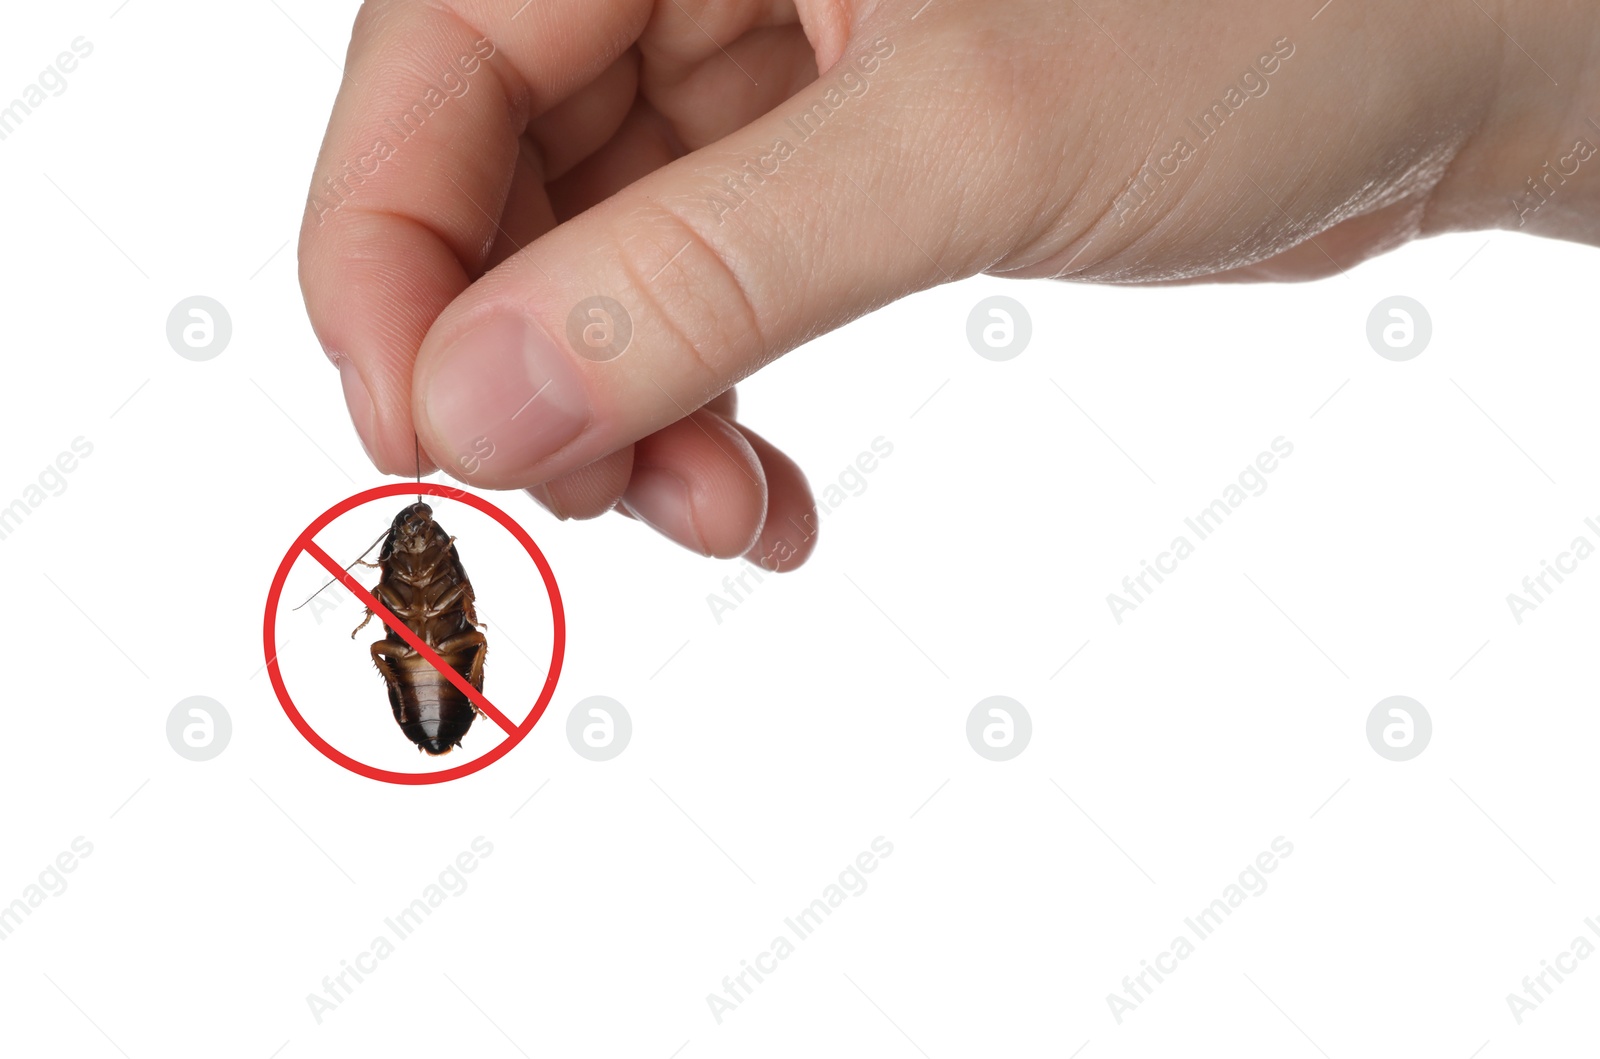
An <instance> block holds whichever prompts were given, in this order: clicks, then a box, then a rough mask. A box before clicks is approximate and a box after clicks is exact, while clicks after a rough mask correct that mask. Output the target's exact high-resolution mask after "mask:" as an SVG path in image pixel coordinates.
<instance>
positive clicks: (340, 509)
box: [262, 482, 567, 784]
mask: <svg viewBox="0 0 1600 1059" xmlns="http://www.w3.org/2000/svg"><path fill="white" fill-rule="evenodd" d="M418 493H427V494H428V495H429V496H442V497H446V498H447V499H450V500H459V501H461V502H462V503H464V504H467V505H468V506H470V507H475V508H477V509H478V510H479V511H481V512H483V513H484V514H485V515H488V516H489V517H490V518H492V519H494V520H495V521H496V522H498V523H500V525H502V526H504V527H505V528H506V531H507V532H508V533H510V534H511V535H512V536H513V537H515V538H516V539H517V543H518V544H521V545H522V547H523V548H524V549H525V550H526V551H527V553H528V556H529V558H531V559H532V560H533V565H534V566H536V567H538V568H539V576H540V577H542V578H543V579H544V587H545V591H546V592H547V593H548V594H549V596H550V616H551V618H552V619H554V635H553V637H552V641H551V645H550V671H549V674H548V675H547V676H546V677H545V681H544V687H543V688H542V689H541V690H540V692H539V700H538V701H537V702H536V703H534V705H533V710H532V712H531V713H529V714H528V718H527V720H525V721H523V722H522V723H521V724H520V725H518V726H517V730H516V732H515V733H514V734H511V735H509V736H508V737H507V738H506V740H505V741H504V742H502V743H501V744H500V745H499V746H497V747H495V748H494V749H493V750H491V751H489V752H488V753H487V754H484V755H483V756H482V757H480V758H476V759H474V760H472V761H469V762H467V763H466V764H464V765H457V766H456V767H454V768H448V769H441V770H440V771H438V772H391V771H390V770H388V769H380V768H374V767H373V766H371V765H368V764H364V763H363V762H360V761H357V760H356V759H355V758H352V757H350V756H348V755H346V754H344V753H343V752H342V751H340V750H337V749H335V748H334V746H333V745H332V744H331V743H329V742H328V741H327V740H325V739H323V738H322V737H321V736H320V735H318V734H317V733H316V731H315V730H313V729H312V727H311V725H309V724H308V723H306V719H305V718H304V717H302V716H300V711H299V710H298V709H296V708H295V705H294V701H293V700H292V699H290V698H289V689H288V688H287V687H285V686H284V683H283V674H282V673H281V672H279V669H278V650H277V640H278V638H277V629H276V627H275V619H276V618H277V614H278V603H279V600H280V598H281V597H282V596H283V586H284V583H285V582H286V581H288V579H289V568H290V567H292V566H293V565H294V563H295V560H296V559H298V558H299V557H300V554H301V553H302V552H304V551H305V548H306V544H307V543H308V542H309V541H310V540H311V539H312V538H313V537H314V536H316V535H317V533H319V532H320V531H322V530H323V529H326V528H327V526H328V524H329V523H330V522H332V521H333V520H334V519H336V518H338V517H339V516H340V515H343V514H344V513H345V512H347V511H352V510H354V509H355V508H357V507H360V506H361V505H362V504H365V503H368V502H370V501H373V500H382V499H383V498H384V497H386V496H405V495H411V496H415V495H416V494H418ZM262 642H263V644H264V646H265V649H266V654H267V675H268V676H269V677H270V678H271V680H272V688H273V690H274V691H276V692H277V694H278V701H279V702H280V703H281V704H282V705H283V712H284V713H285V714H287V715H288V717H289V720H290V722H291V723H293V724H294V726H295V728H297V729H299V731H300V734H301V735H303V736H305V738H306V742H308V743H310V744H311V745H312V746H314V747H316V748H317V749H318V750H320V751H322V754H323V756H324V757H326V758H328V759H329V760H330V761H334V762H336V763H338V764H340V765H343V766H344V767H345V768H347V769H349V770H350V771H351V772H354V773H356V774H357V775H361V776H365V777H367V778H368V779H373V780H382V781H384V782H385V783H409V784H420V783H443V782H445V781H446V780H456V779H460V778H461V777H462V776H470V775H472V774H473V773H474V772H477V771H478V770H479V769H481V768H483V767H484V766H486V765H489V764H492V763H493V762H496V761H498V760H500V759H501V758H502V757H504V756H505V755H506V754H507V753H509V752H510V750H511V749H512V748H513V747H515V746H516V745H517V744H518V743H520V742H522V740H523V739H525V738H526V737H527V735H528V733H529V732H531V731H533V726H534V725H535V724H537V723H538V721H539V718H540V717H542V716H544V711H545V707H547V706H549V705H550V700H551V698H553V697H554V696H555V693H556V680H557V679H558V678H559V677H560V676H561V662H562V659H563V658H565V657H566V653H567V616H566V611H565V610H563V609H562V606H561V589H560V588H559V587H558V586H557V585H556V575H555V573H554V572H553V571H552V570H551V569H550V563H549V562H548V561H546V559H545V557H544V553H543V552H541V551H540V550H539V546H538V545H537V544H535V543H533V538H532V537H530V536H528V531H527V530H525V529H523V528H522V527H521V526H519V525H517V523H516V522H515V521H514V520H513V519H512V518H511V516H510V515H508V514H506V513H505V512H504V511H501V510H500V509H499V508H497V507H495V506H494V505H493V504H491V503H489V501H487V500H485V499H483V498H482V497H479V496H474V495H472V494H471V493H468V492H465V491H463V490H461V489H457V488H455V487H454V486H448V485H434V484H433V483H431V482H397V483H395V484H393V485H380V486H378V487H377V488H374V489H368V490H366V491H365V492H361V493H357V494H356V495H355V496H352V497H349V498H348V499H345V500H341V501H340V502H339V503H337V504H335V505H334V506H333V507H330V508H329V509H328V510H326V511H324V512H323V513H322V514H321V515H319V516H317V519H316V521H314V522H312V523H311V525H309V526H307V527H306V528H305V532H303V533H301V534H300V536H298V537H296V538H295V540H294V543H293V544H291V545H290V546H289V551H288V552H287V553H286V554H285V555H284V557H283V562H282V563H280V564H279V565H278V572H277V574H276V575H274V577H273V578H272V588H271V589H270V590H269V591H268V592H267V609H266V620H265V623H264V626H263V631H262Z"/></svg>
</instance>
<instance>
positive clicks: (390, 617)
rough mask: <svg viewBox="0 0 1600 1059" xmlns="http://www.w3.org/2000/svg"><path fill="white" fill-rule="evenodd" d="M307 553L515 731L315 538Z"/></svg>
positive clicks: (511, 729) (511, 730) (512, 730)
mask: <svg viewBox="0 0 1600 1059" xmlns="http://www.w3.org/2000/svg"><path fill="white" fill-rule="evenodd" d="M306 554H307V555H309V556H311V558H313V559H315V560H316V561H317V562H319V563H321V564H322V565H323V566H324V567H326V568H327V570H328V573H330V574H332V575H333V576H334V577H336V578H338V579H339V583H340V584H342V585H343V586H344V587H345V588H347V589H349V590H350V593H351V594H352V595H354V596H355V597H356V598H357V599H359V600H360V601H361V602H362V603H365V604H366V605H367V609H368V610H370V611H372V613H374V614H376V615H377V616H378V620H379V621H381V622H383V623H384V624H385V625H387V626H388V627H389V628H390V629H392V630H393V631H394V632H397V633H399V634H400V639H402V640H404V641H405V642H406V644H407V645H408V646H410V648H411V649H412V650H413V651H415V652H417V654H419V655H421V656H422V658H423V661H425V662H427V663H428V664H429V665H430V666H432V667H433V668H435V669H437V670H438V671H439V672H441V673H443V674H444V675H445V679H447V680H449V681H450V683H452V684H454V685H455V686H456V687H457V688H459V689H460V690H461V694H463V695H465V696H466V697H467V698H468V699H470V700H471V701H472V704H473V705H474V706H476V707H477V708H478V709H480V710H482V711H483V713H484V716H485V717H488V718H489V720H491V721H493V722H494V723H495V724H498V725H499V726H500V727H501V728H504V729H505V730H506V734H507V735H516V734H517V726H516V725H514V724H512V723H511V720H510V718H508V717H507V716H506V715H505V714H503V713H501V712H500V711H499V710H497V709H495V706H494V703H492V702H490V701H489V700H488V699H486V698H484V697H483V692H481V691H479V690H478V689H477V688H475V687H473V686H472V685H471V684H468V683H467V679H466V678H465V677H463V676H462V675H461V674H460V673H457V672H456V671H455V668H454V667H452V666H451V665H449V664H448V663H447V662H445V660H444V659H442V658H440V657H439V652H437V651H435V650H434V649H433V648H431V647H429V646H428V645H427V644H425V643H423V642H422V640H421V638H420V637H418V636H417V634H416V633H414V632H412V631H411V630H410V628H408V627H407V626H406V623H405V622H403V621H401V620H400V619H399V618H397V617H395V616H394V614H393V613H392V612H391V611H390V610H389V608H388V607H386V606H384V605H383V604H382V603H379V602H378V599H377V597H376V596H374V595H373V594H372V593H371V592H368V591H367V590H366V589H364V588H362V587H361V583H360V582H359V581H357V580H356V579H355V578H354V577H351V576H350V573H349V571H347V570H345V569H344V568H343V567H342V566H340V565H339V564H338V563H337V562H335V561H334V558H333V556H331V555H329V554H328V553H327V552H325V551H323V550H322V549H321V548H319V547H317V542H316V541H306Z"/></svg>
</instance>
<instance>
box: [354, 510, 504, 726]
mask: <svg viewBox="0 0 1600 1059" xmlns="http://www.w3.org/2000/svg"><path fill="white" fill-rule="evenodd" d="M368 550H369V551H370V549H368ZM357 562H361V560H357ZM362 565H363V566H370V567H376V568H378V569H379V570H381V571H382V573H381V574H380V575H379V577H378V583H377V585H375V586H374V587H373V589H372V594H373V595H374V596H376V597H377V599H378V601H379V602H380V603H382V604H383V605H384V606H385V607H388V608H389V610H390V611H392V612H393V613H394V616H395V617H397V618H399V619H400V620H401V621H403V622H405V624H406V627H407V628H408V629H410V630H411V631H412V632H413V633H415V634H416V636H417V638H418V639H419V640H421V641H422V642H423V643H425V644H427V645H428V646H429V647H431V648H433V649H434V651H436V652H438V654H439V657H440V658H442V659H443V660H444V661H445V664H447V665H448V666H450V667H451V668H452V669H454V670H455V671H456V672H457V673H459V674H460V675H461V676H462V677H464V678H465V679H466V681H467V683H469V684H471V685H472V686H473V687H474V688H476V689H477V690H479V691H482V690H483V660H484V658H485V657H486V656H487V655H488V653H489V642H488V640H487V639H486V638H485V637H484V635H483V629H482V625H481V623H480V622H479V621H478V614H477V611H476V610H475V609H474V608H473V593H472V582H471V581H469V580H467V571H466V569H465V568H464V567H463V566H462V565H461V556H460V555H458V554H457V553H456V545H455V538H454V537H452V536H450V535H448V534H447V533H445V531H444V529H443V528H442V527H441V526H440V525H439V523H437V522H435V521H434V518H433V509H432V508H431V507H429V506H428V505H427V504H424V503H423V502H422V499H421V498H420V497H419V498H418V499H417V502H416V503H415V504H410V505H408V506H406V507H405V508H402V509H401V511H400V513H399V514H398V515H396V516H395V517H394V521H393V523H391V524H390V526H389V532H388V534H387V535H385V536H384V538H383V548H382V550H380V551H379V552H378V561H377V562H376V563H367V562H362ZM371 620H372V610H371V608H368V609H367V615H366V617H365V618H363V619H362V620H361V624H360V625H357V626H356V627H355V629H354V630H352V631H351V633H350V638H351V639H354V638H355V635H356V633H358V632H360V631H361V630H362V628H364V627H365V626H366V624H367V622H369V621H371ZM385 628H386V633H385V635H384V637H383V639H381V640H377V641H375V642H374V643H373V644H372V647H371V652H372V661H373V663H374V664H375V665H377V667H378V672H379V673H380V674H382V676H383V679H384V682H385V683H386V684H387V685H388V687H389V707H390V709H391V710H392V711H393V712H394V719H395V723H396V724H398V725H399V726H400V730H401V731H402V732H404V733H405V734H406V738H407V739H410V740H411V741H412V742H413V743H415V744H417V746H418V747H420V748H421V749H422V750H424V751H426V752H427V753H428V754H430V755H434V756H437V755H439V754H446V753H449V752H450V749H451V748H452V747H457V746H460V745H461V739H462V737H463V736H465V735H466V734H467V729H469V728H471V727H472V721H473V718H474V717H475V716H476V715H477V713H478V708H477V707H476V706H474V705H473V704H472V701H471V700H470V699H468V698H467V697H466V696H465V695H464V694H462V693H461V690H460V689H459V688H457V687H456V686H455V685H454V684H452V683H450V681H449V679H448V678H447V677H446V676H445V675H444V674H443V673H440V672H439V671H438V670H436V669H434V668H433V666H431V665H429V664H428V662H427V660H426V659H424V658H423V657H422V656H421V655H420V654H418V653H417V652H416V651H415V650H413V649H412V648H411V645H409V644H407V643H406V642H405V641H404V640H402V639H401V638H400V634H399V633H397V632H395V631H394V630H393V629H391V628H388V627H387V626H385Z"/></svg>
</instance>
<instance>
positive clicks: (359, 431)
mask: <svg viewBox="0 0 1600 1059" xmlns="http://www.w3.org/2000/svg"><path fill="white" fill-rule="evenodd" d="M338 365H339V384H340V386H342V387H343V388H344V404H345V407H346V408H348V409H349V410H350V422H352V423H354V424H355V428H356V437H358V438H360V439H361V448H362V449H363V450H365V452H366V454H367V459H369V460H372V462H373V463H377V460H376V459H375V458H374V457H373V455H372V440H371V439H372V436H373V433H374V432H375V426H376V425H375V423H374V422H373V421H374V420H375V419H376V418H377V415H378V410H377V409H376V408H375V407H374V406H373V404H372V395H371V394H370V393H368V392H367V384H366V383H364V382H362V381H361V372H359V371H357V370H356V366H355V364H353V363H352V362H351V361H350V359H349V358H348V357H341V358H339V360H338Z"/></svg>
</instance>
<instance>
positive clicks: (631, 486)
mask: <svg viewBox="0 0 1600 1059" xmlns="http://www.w3.org/2000/svg"><path fill="white" fill-rule="evenodd" d="M622 506H623V507H625V508H627V509H628V512H629V513H630V514H631V515H633V517H634V518H636V519H638V520H639V521H640V522H643V523H644V524H645V525H647V526H649V527H650V528H651V529H653V530H655V531H656V532H657V533H659V534H661V535H662V536H664V537H668V538H670V539H672V540H674V541H677V542H678V543H679V544H681V545H683V546H684V547H685V548H688V549H689V550H690V551H694V552H699V553H700V554H701V555H710V554H711V549H709V548H707V547H706V544H705V541H704V540H703V539H702V538H701V536H700V530H699V528H698V527H697V526H695V524H694V506H693V505H692V504H691V503H690V502H689V486H688V485H687V484H686V483H685V482H684V480H683V479H682V478H679V477H678V476H677V475H675V474H673V473H672V472H671V471H664V470H661V469H660V468H659V467H641V466H639V465H638V464H634V466H633V478H632V479H631V480H630V481H629V482H628V488H627V491H626V492H624V493H623V494H622Z"/></svg>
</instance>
